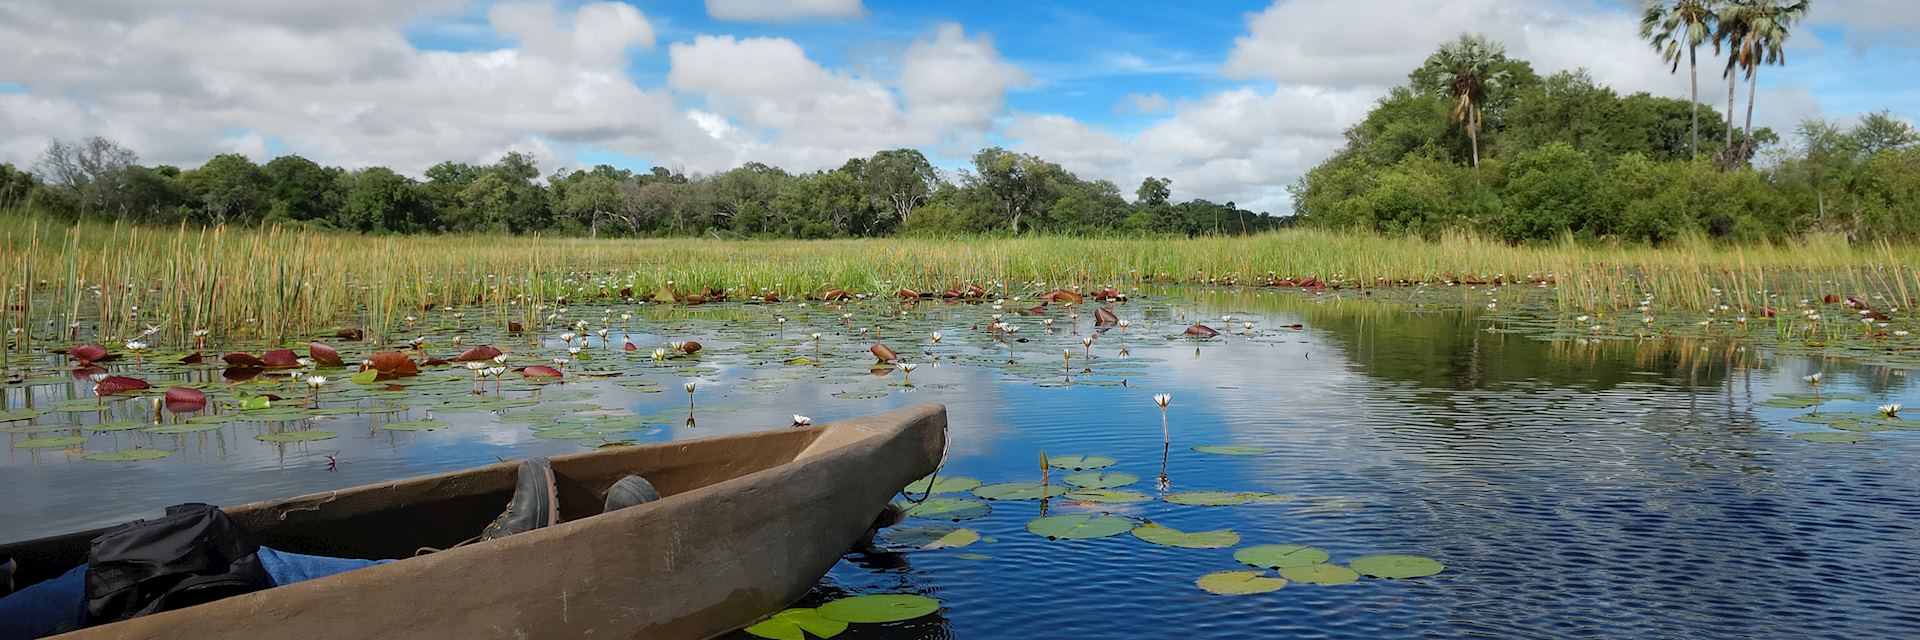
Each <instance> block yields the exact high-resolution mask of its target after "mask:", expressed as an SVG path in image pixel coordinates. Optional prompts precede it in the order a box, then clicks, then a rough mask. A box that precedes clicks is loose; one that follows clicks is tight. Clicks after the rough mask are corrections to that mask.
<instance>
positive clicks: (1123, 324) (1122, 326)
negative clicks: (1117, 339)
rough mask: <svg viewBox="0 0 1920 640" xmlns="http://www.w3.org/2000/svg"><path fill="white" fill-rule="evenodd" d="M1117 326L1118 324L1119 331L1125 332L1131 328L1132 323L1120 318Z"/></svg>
mask: <svg viewBox="0 0 1920 640" xmlns="http://www.w3.org/2000/svg"><path fill="white" fill-rule="evenodd" d="M1119 324H1120V330H1121V331H1125V330H1127V327H1131V326H1133V323H1132V322H1128V321H1127V319H1126V318H1121V319H1120V323H1119Z"/></svg>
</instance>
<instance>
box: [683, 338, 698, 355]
mask: <svg viewBox="0 0 1920 640" xmlns="http://www.w3.org/2000/svg"><path fill="white" fill-rule="evenodd" d="M680 350H681V351H682V352H685V353H686V354H688V355H692V354H696V353H699V352H700V343H698V342H694V341H692V340H688V341H686V342H682V343H680Z"/></svg>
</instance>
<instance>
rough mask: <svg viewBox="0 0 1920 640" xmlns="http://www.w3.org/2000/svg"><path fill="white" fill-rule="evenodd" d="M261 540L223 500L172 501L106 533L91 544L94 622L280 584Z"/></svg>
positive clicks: (89, 620)
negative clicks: (265, 562)
mask: <svg viewBox="0 0 1920 640" xmlns="http://www.w3.org/2000/svg"><path fill="white" fill-rule="evenodd" d="M259 551H260V545H259V544H257V543H255V542H254V541H253V537H252V536H251V535H248V533H247V531H246V530H245V529H243V528H241V527H240V525H238V524H235V523H234V522H233V521H232V520H230V519H228V518H227V514H226V513H225V512H223V511H221V510H220V508H219V507H215V506H212V505H205V504H198V503H190V504H182V505H175V506H172V507H167V515H166V516H165V517H161V518H157V519H153V520H135V521H133V522H129V523H126V524H123V525H120V526H118V527H114V528H113V529H111V530H109V531H107V532H106V533H103V534H100V536H99V537H97V538H94V539H93V546H92V548H90V549H88V551H87V571H86V585H87V586H86V594H87V611H86V624H87V625H88V626H92V625H99V624H106V623H109V622H118V621H121V620H126V619H128V618H134V617H139V616H143V615H147V614H149V613H157V612H161V611H172V610H174V609H184V608H187V607H191V606H194V605H197V604H203V603H207V602H213V601H215V600H219V599H221V598H226V597H230V596H237V595H240V594H243V593H251V592H254V591H259V590H261V589H267V588H270V587H272V586H273V578H272V577H271V576H269V575H267V570H266V568H265V567H262V566H261V565H260V555H259Z"/></svg>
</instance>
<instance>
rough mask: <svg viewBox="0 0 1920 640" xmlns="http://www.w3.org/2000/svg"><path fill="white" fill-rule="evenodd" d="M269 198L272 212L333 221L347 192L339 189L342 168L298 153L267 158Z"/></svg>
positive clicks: (305, 219) (264, 169) (264, 170)
mask: <svg viewBox="0 0 1920 640" xmlns="http://www.w3.org/2000/svg"><path fill="white" fill-rule="evenodd" d="M260 169H261V171H262V172H263V173H264V174H265V176H266V181H267V186H266V200H267V206H268V210H269V211H271V212H273V214H271V215H278V216H282V217H285V218H288V219H292V220H300V221H308V220H330V219H332V218H333V217H334V212H335V211H337V210H338V209H339V207H340V205H341V202H342V200H344V199H345V195H344V194H342V193H340V191H339V183H340V174H342V173H344V172H343V171H341V170H340V169H336V168H331V167H323V166H320V164H319V163H316V162H314V161H312V160H308V159H306V158H302V157H300V156H297V155H286V156H280V157H278V158H274V159H272V160H269V161H267V163H266V164H265V165H262V166H261V167H260Z"/></svg>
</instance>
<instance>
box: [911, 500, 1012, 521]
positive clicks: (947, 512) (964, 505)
mask: <svg viewBox="0 0 1920 640" xmlns="http://www.w3.org/2000/svg"><path fill="white" fill-rule="evenodd" d="M992 512H993V506H992V505H989V504H987V503H985V502H981V501H979V500H970V499H967V498H942V497H933V498H927V500H926V502H922V503H919V504H916V505H913V506H910V507H907V515H909V516H913V517H915V518H924V519H927V520H972V519H974V518H978V517H980V516H984V515H987V514H989V513H992Z"/></svg>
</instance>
